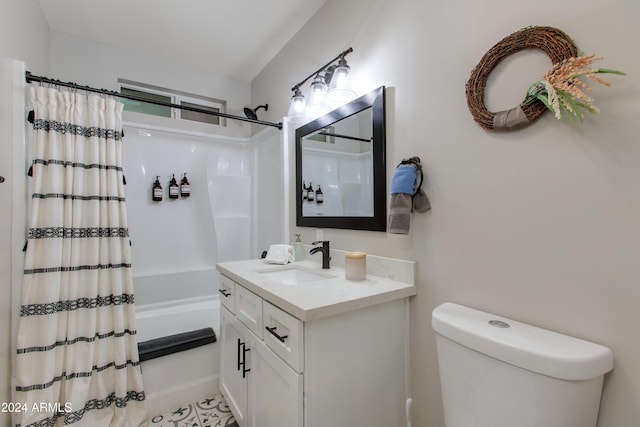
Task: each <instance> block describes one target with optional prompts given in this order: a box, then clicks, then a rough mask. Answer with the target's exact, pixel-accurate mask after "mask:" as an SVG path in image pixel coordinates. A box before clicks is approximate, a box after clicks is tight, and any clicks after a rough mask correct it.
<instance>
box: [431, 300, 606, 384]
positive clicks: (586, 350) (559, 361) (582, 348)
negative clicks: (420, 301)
mask: <svg viewBox="0 0 640 427" xmlns="http://www.w3.org/2000/svg"><path fill="white" fill-rule="evenodd" d="M431 324H432V327H433V329H434V330H435V331H436V332H437V333H438V334H440V335H442V336H444V337H447V338H449V339H451V340H453V341H455V342H457V343H458V344H461V345H463V346H465V347H468V348H471V349H473V350H476V351H478V352H480V353H483V354H485V355H487V356H490V357H492V358H495V359H498V360H501V361H503V362H506V363H510V364H512V365H515V366H518V367H521V368H524V369H528V370H530V371H533V372H537V373H539V374H543V375H547V376H550V377H554V378H559V379H564V380H587V379H591V378H596V377H598V376H600V375H604V374H605V373H607V372H609V371H610V370H611V369H613V352H612V351H611V350H610V349H608V348H607V347H604V346H602V345H599V344H594V343H592V342H588V341H584V340H581V339H578V338H574V337H570V336H567V335H562V334H559V333H556V332H552V331H548V330H546V329H541V328H538V327H535V326H531V325H527V324H525V323H521V322H517V321H515V320H510V319H506V318H504V317H501V316H496V315H493V314H490V313H485V312H483V311H479V310H475V309H472V308H469V307H464V306H462V305H458V304H454V303H450V302H448V303H444V304H442V305H440V306H438V307H436V309H435V310H433V314H432V317H431ZM507 325H508V327H507Z"/></svg>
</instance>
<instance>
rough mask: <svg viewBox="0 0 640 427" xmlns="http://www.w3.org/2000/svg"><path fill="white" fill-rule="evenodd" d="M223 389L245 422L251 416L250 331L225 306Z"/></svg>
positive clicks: (244, 422)
mask: <svg viewBox="0 0 640 427" xmlns="http://www.w3.org/2000/svg"><path fill="white" fill-rule="evenodd" d="M220 317H221V320H220V330H221V334H220V341H221V350H220V389H221V391H222V394H223V395H224V398H225V400H226V401H227V404H228V405H229V408H231V412H233V416H234V417H235V418H236V420H237V421H238V424H239V425H241V426H244V425H246V420H247V411H248V407H247V375H248V372H247V371H246V369H248V364H246V363H245V362H246V361H247V358H248V354H247V353H248V351H245V350H247V349H248V348H249V347H248V343H247V335H248V334H249V331H247V328H246V327H245V326H244V325H243V324H242V323H240V321H239V320H238V319H237V318H236V317H235V316H234V315H233V314H231V312H229V310H227V309H226V308H225V307H221V308H220Z"/></svg>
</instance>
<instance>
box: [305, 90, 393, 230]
mask: <svg viewBox="0 0 640 427" xmlns="http://www.w3.org/2000/svg"><path fill="white" fill-rule="evenodd" d="M296 142H297V144H296V178H297V182H296V189H297V195H296V213H297V221H296V224H297V225H298V226H307V227H328V228H350V229H358V230H375V231H385V230H386V172H385V170H386V165H385V140H384V87H380V88H378V89H376V90H374V91H372V92H370V93H368V94H366V95H364V96H362V97H360V98H358V99H356V100H354V101H352V102H350V103H349V104H346V105H344V106H342V107H340V108H338V109H336V110H334V111H332V112H330V113H328V114H326V115H325V116H322V117H320V118H318V119H316V120H314V121H313V122H310V123H308V124H306V125H304V126H302V127H300V128H298V129H297V130H296Z"/></svg>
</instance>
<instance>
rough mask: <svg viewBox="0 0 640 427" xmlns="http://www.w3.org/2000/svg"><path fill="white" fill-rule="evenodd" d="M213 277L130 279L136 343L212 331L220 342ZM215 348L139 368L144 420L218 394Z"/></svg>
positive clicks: (211, 272)
mask: <svg viewBox="0 0 640 427" xmlns="http://www.w3.org/2000/svg"><path fill="white" fill-rule="evenodd" d="M218 280H219V276H218V273H217V272H216V271H215V269H214V268H211V269H204V270H195V271H187V272H179V273H166V274H157V275H144V276H138V277H136V276H134V278H133V285H134V291H135V295H136V328H137V331H138V334H137V340H138V342H139V343H140V342H143V341H148V340H151V339H154V338H161V337H165V336H168V335H174V334H179V333H181V332H189V331H193V330H197V329H202V328H206V327H211V328H213V330H214V332H215V334H216V336H217V337H218V338H219V337H220V300H219V299H218V295H217V294H218V285H217V282H218ZM219 352H220V351H219V344H218V343H217V342H215V343H212V344H207V345H204V346H201V347H197V348H193V349H190V350H186V351H181V352H179V353H174V354H168V355H165V356H162V357H158V358H155V359H151V360H146V361H144V362H142V363H141V367H142V379H143V381H144V387H145V392H146V396H147V407H148V410H149V415H150V416H154V415H157V414H160V413H162V412H164V411H167V410H171V409H174V408H175V407H176V406H177V405H180V404H182V403H190V402H194V401H197V400H199V399H202V398H206V397H210V396H213V395H215V394H218V393H219V391H220V388H219V371H220V356H219Z"/></svg>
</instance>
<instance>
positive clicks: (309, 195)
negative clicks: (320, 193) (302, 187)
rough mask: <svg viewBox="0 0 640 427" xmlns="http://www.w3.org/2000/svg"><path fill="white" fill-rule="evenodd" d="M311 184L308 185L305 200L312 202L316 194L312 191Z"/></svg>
mask: <svg viewBox="0 0 640 427" xmlns="http://www.w3.org/2000/svg"><path fill="white" fill-rule="evenodd" d="M311 184H313V183H312V182H310V183H309V187H308V188H307V200H308V201H310V202H313V201H314V200H315V199H316V193H315V192H314V191H313V186H312V185H311Z"/></svg>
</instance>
